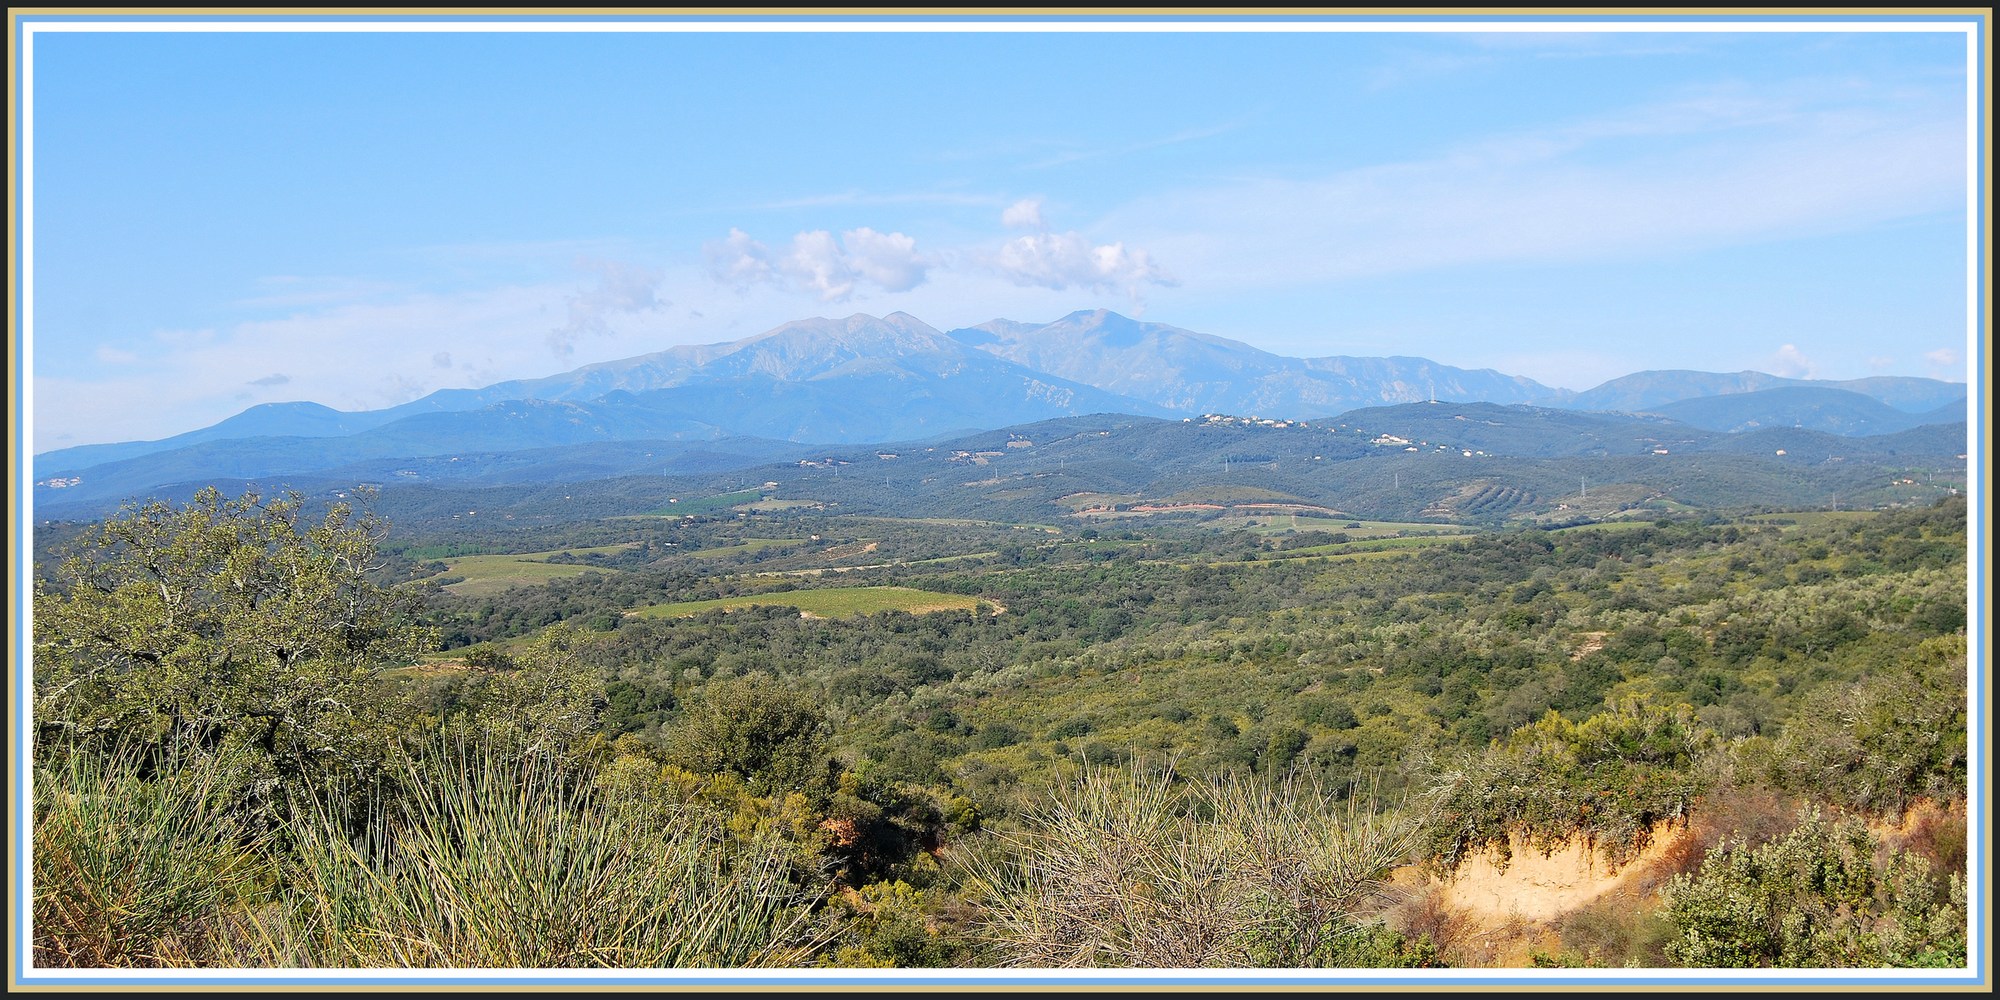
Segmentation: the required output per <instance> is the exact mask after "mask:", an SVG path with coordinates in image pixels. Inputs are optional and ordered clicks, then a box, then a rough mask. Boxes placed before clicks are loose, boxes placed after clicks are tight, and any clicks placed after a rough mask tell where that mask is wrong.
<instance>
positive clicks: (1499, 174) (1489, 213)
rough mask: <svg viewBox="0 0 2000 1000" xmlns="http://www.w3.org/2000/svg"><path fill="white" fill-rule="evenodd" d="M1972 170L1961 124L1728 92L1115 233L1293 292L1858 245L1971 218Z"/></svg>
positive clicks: (1354, 173) (1203, 270)
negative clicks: (1941, 217)
mask: <svg viewBox="0 0 2000 1000" xmlns="http://www.w3.org/2000/svg"><path fill="white" fill-rule="evenodd" d="M1964 164H1965V133H1964V129H1963V125H1962V122H1961V121H1960V120H1957V119H1955V118H1953V117H1952V115H1951V114H1947V113H1935V114H1928V115H1917V116H1898V115H1891V114H1879V115H1876V114H1867V113H1862V112H1859V111H1854V110H1851V109H1850V110H1833V111H1829V110H1826V109H1825V108H1821V109H1819V110H1815V111H1804V110H1800V109H1798V108H1793V107H1787V106H1786V104H1785V103H1784V102H1783V101H1770V100H1763V99H1759V98H1756V97H1752V96H1742V95H1730V94H1711V95H1706V96H1702V97H1699V98H1690V99H1688V100H1682V101H1675V102H1668V103H1664V104H1661V105H1656V106H1650V107H1645V108H1636V109H1631V113H1630V114H1625V115H1607V116H1604V117H1601V118H1595V119H1591V120H1587V121H1579V122H1575V123H1570V124H1566V125H1563V126H1559V127H1553V128H1548V129H1542V130H1536V131H1532V132H1523V133H1516V134H1510V135H1502V136H1496V137H1491V138H1488V139H1486V140H1484V141H1480V142H1476V143H1472V144H1468V145H1466V146H1464V147H1462V148H1459V149H1456V150H1453V151H1451V152H1449V153H1447V154H1445V155H1442V156H1439V157H1435V158H1431V159H1427V160H1418V161H1410V162H1403V163H1393V164H1383V165H1378V166H1373V167H1366V168H1360V169H1355V170H1349V171H1344V172H1341V173H1337V174H1333V175H1330V176H1326V177H1321V178H1316V179H1304V180H1296V179H1282V180H1281V179H1265V180H1253V181H1244V182H1235V183H1231V184H1226V185H1219V186H1215V187H1210V188H1205V189H1193V190H1183V191H1180V192H1175V193H1171V194H1166V195H1157V196H1151V197H1146V198H1141V199H1137V200H1135V201H1134V202H1132V203H1130V204H1128V205H1126V206H1124V207H1123V208H1121V209H1119V210H1118V211H1117V212H1115V213H1113V214H1112V215H1111V216H1109V217H1108V218H1107V219H1106V220H1105V221H1104V223H1103V225H1104V226H1105V227H1107V228H1110V229H1113V230H1114V231H1120V232H1126V233H1131V234H1134V235H1135V237H1137V238H1140V239H1142V240H1143V241H1144V242H1145V243H1146V245H1148V246H1149V247H1151V248H1152V249H1153V250H1154V251H1155V252H1156V253H1159V254H1161V255H1163V256H1171V258H1172V259H1173V260H1175V261H1176V263H1177V266H1178V267H1181V268H1184V269H1185V271H1184V273H1185V274H1187V275H1189V276H1190V280H1194V279H1199V280H1200V281H1201V282H1202V283H1203V285H1204V287H1216V288H1221V287H1225V286H1235V287H1239V288H1241V287H1250V286H1272V285H1287V284H1296V283H1301V282H1310V281H1327V280H1339V279H1344V278H1357V277H1369V276H1379V275H1389V274H1399V273H1409V272H1415V271H1422V270H1427V269H1433V268H1440V267H1452V266H1459V265H1465V264H1473V263H1507V262H1553V261H1576V260H1596V259H1602V258H1604V257H1606V256H1632V255H1648V254H1660V253H1676V252H1681V251H1686V250H1689V249H1696V248H1705V247H1715V246H1724V245H1731V244H1739V243H1743V242H1749V241H1763V240H1770V239H1781V238H1786V237H1789V236H1797V235H1806V234H1818V233H1825V232H1834V231H1846V230H1851V229H1854V228H1856V227H1860V226H1866V225H1870V224H1873V223H1876V222H1880V221H1884V220H1888V219H1894V218H1901V217H1907V216H1911V215H1916V214H1923V213H1930V212H1944V211H1953V210H1956V209H1957V208H1958V206H1959V205H1960V203H1961V201H1962V198H1963V193H1964V189H1965V176H1964ZM1162 220H1168V221H1167V222H1163V221H1162ZM1211 283H1212V284H1211Z"/></svg>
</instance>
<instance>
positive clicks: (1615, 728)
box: [1426, 702, 1714, 871]
mask: <svg viewBox="0 0 2000 1000" xmlns="http://www.w3.org/2000/svg"><path fill="white" fill-rule="evenodd" d="M1713 741H1714V737H1713V734H1712V733H1709V732H1707V731H1706V730H1704V729H1702V728H1701V727H1699V726H1698V725H1697V724H1696V723H1695V721H1694V715H1693V712H1692V710H1690V709H1689V708H1688V707H1687V706H1685V705H1681V706H1675V707H1673V708H1659V707H1655V706H1651V705H1645V704H1640V703H1636V702H1626V703H1624V704H1622V705H1620V706H1619V708H1618V710H1616V711H1613V712H1604V713H1600V714H1597V715H1593V716H1591V717H1590V718H1588V719H1586V720H1584V721H1583V722H1582V723H1580V724H1579V723H1572V722H1570V721H1569V720H1567V719H1565V718H1563V717H1562V716H1561V715H1558V714H1556V713H1553V712H1551V713H1549V715H1548V716H1547V717H1545V718H1543V719H1542V721H1540V722H1538V723H1536V724H1535V725H1533V726H1529V727H1526V728H1523V729H1520V730H1517V731H1515V732H1514V733H1513V734H1512V735H1511V736H1509V737H1508V738H1507V740H1506V741H1505V742H1503V743H1498V744H1496V745H1494V746H1493V747H1492V748H1491V749H1489V750H1488V751H1487V752H1486V753H1485V754H1484V755H1483V756H1482V757H1480V758H1479V759H1477V760H1476V761H1473V760H1468V761H1466V762H1465V763H1464V764H1462V765H1461V767H1460V768H1459V769H1458V770H1456V771H1454V772H1451V773H1448V774H1446V775H1444V776H1442V777H1441V778H1440V782H1439V784H1440V789H1441V792H1442V803H1441V805H1440V808H1439V811H1438V814H1437V822H1436V824H1435V825H1434V826H1433V827H1432V829H1431V831H1430V834H1429V839H1428V843H1427V846H1426V851H1427V854H1428V856H1429V857H1430V858H1431V859H1432V860H1433V861H1435V862H1436V863H1437V864H1438V865H1439V866H1440V867H1442V868H1444V869H1445V870H1447V871H1450V870H1451V869H1454V868H1456V867H1457V866H1458V865H1459V864H1460V863H1461V862H1463V861H1464V860H1466V859H1467V858H1468V857H1470V856H1471V855H1472V854H1473V853H1475V852H1477V851H1480V850H1491V851H1493V852H1494V853H1495V855H1496V856H1497V857H1496V860H1497V861H1498V862H1499V863H1500V864H1501V865H1504V864H1505V863H1506V860H1507V857H1508V853H1509V851H1510V850H1511V843H1512V841H1513V839H1514V838H1515V837H1519V838H1520V839H1521V840H1523V841H1524V842H1525V843H1527V844H1528V845H1529V846H1531V847H1533V848H1535V849H1537V850H1542V851H1551V850H1554V849H1556V848H1559V847H1561V846H1563V845H1565V844H1567V843H1568V842H1569V841H1570V840H1571V839H1572V838H1581V839H1582V840H1583V841H1584V842H1585V843H1587V844H1590V845H1592V846H1596V847H1599V848H1601V849H1603V851H1604V852H1605V853H1606V854H1607V855H1608V856H1609V858H1610V860H1611V861H1612V863H1614V864H1622V863H1623V862H1625V861H1627V860H1629V859H1630V858H1632V857H1634V856H1635V855H1637V854H1638V852H1639V851H1640V850H1641V849H1643V848H1644V847H1645V846H1646V844H1647V843H1648V842H1649V840H1650V839H1651V837H1652V834H1653V830H1654V828H1655V827H1656V826H1657V825H1659V824H1661V823H1667V822H1674V821H1681V820H1684V819H1685V818H1686V816H1687V813H1688V810H1689V808H1690V807H1691V806H1692V805H1693V804H1694V800H1695V797H1696V796H1697V795H1698V794H1699V793H1700V791H1701V789H1702V787H1703V784H1704V782H1703V777H1702V774H1701V770H1700V768H1699V767H1698V762H1699V759H1700V757H1701V755H1702V754H1703V752H1704V750H1705V749H1706V748H1708V747H1709V746H1711V745H1712V744H1713Z"/></svg>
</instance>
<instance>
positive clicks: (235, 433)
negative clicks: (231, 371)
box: [35, 402, 395, 469]
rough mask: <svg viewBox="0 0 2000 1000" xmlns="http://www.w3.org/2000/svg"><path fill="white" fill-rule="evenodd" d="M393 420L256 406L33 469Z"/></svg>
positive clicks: (350, 430) (63, 453)
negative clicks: (218, 419) (204, 423)
mask: <svg viewBox="0 0 2000 1000" xmlns="http://www.w3.org/2000/svg"><path fill="white" fill-rule="evenodd" d="M394 419H395V416H394V415H393V414H391V413H389V412H388V411H385V410H372V411H366V412H361V413H347V412H344V411H341V410H336V409H334V408H332V407H330V406H322V405H320V404H318V403H304V402H300V403H260V404H258V405H256V406H253V407H250V408H249V409H247V410H244V411H243V412H242V413H239V414H237V415H235V416H233V417H230V418H228V419H226V420H223V421H221V422H220V423H216V424H211V425H210V426H207V427H204V428H202V429H200V430H194V431H189V432H187V433H185V434H176V435H174V436H173V437H170V438H162V439H160V440H158V441H129V442H125V443H122V444H86V445H79V446H77V447H75V448H61V449H58V450H55V451H47V452H43V453H42V454H40V455H37V456H35V463H36V464H37V465H38V466H41V467H43V468H45V469H87V468H89V467H91V466H93V465H102V464H104V463H106V462H116V461H120V460H123V459H127V458H136V457H138V456H140V455H146V454H151V453H153V452H157V451H171V450H173V449H175V448H184V447H187V446H189V445H195V444H200V443H202V442H203V441H219V440H223V439H227V438H248V437H338V436H340V435H343V434H355V433H359V432H361V431H365V430H368V429H369V428H371V427H377V426H380V425H381V424H385V423H387V422H389V421H391V420H394Z"/></svg>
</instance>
